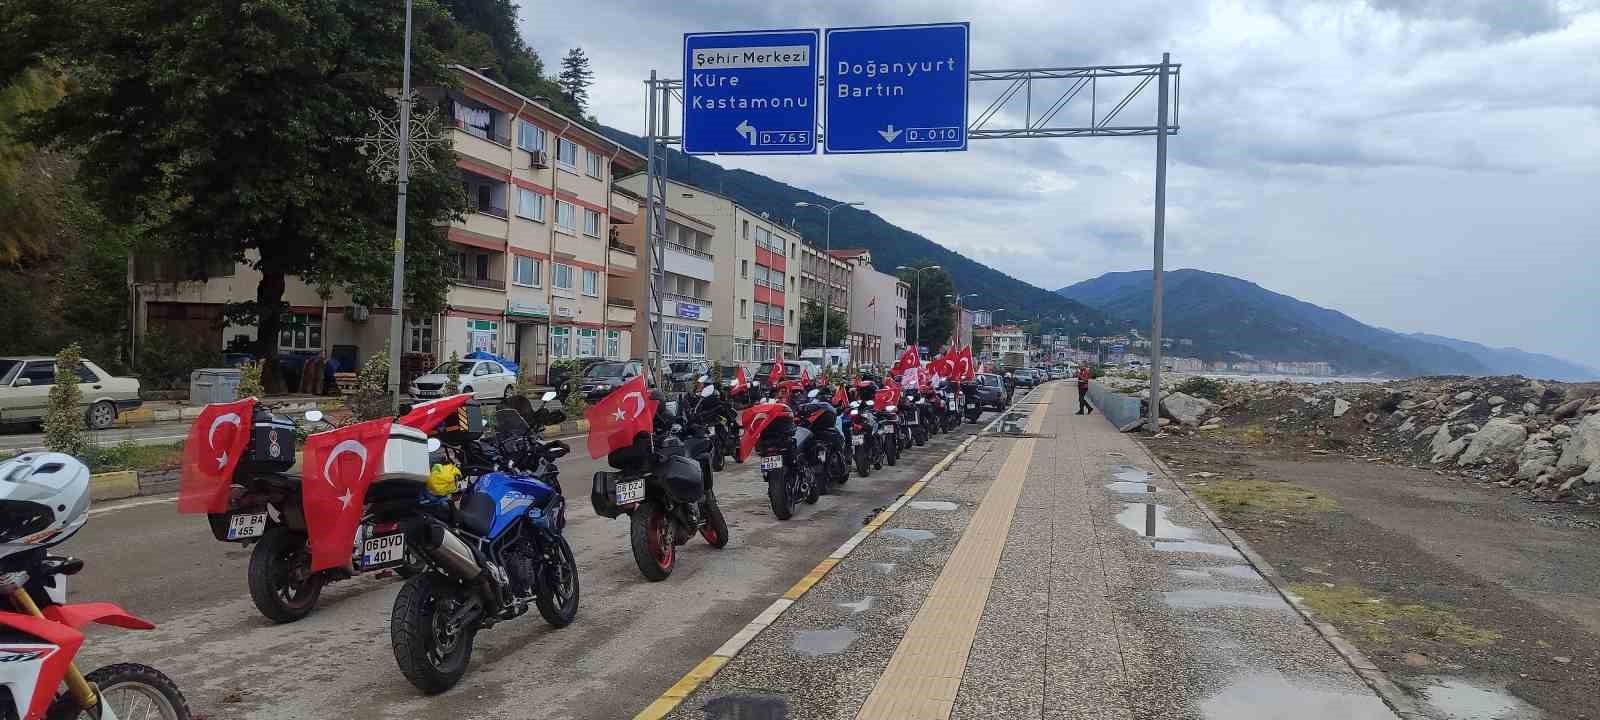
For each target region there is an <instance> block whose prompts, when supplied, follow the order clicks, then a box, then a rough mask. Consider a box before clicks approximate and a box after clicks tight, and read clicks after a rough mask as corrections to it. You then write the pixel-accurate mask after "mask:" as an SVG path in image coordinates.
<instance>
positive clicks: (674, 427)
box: [672, 423, 683, 433]
mask: <svg viewBox="0 0 1600 720" xmlns="http://www.w3.org/2000/svg"><path fill="white" fill-rule="evenodd" d="M672 432H674V433H680V432H683V426H682V425H679V424H677V423H673V424H672Z"/></svg>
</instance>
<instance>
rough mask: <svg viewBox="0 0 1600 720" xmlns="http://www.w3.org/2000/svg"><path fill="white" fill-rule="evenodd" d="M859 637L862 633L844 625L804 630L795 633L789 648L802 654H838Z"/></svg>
mask: <svg viewBox="0 0 1600 720" xmlns="http://www.w3.org/2000/svg"><path fill="white" fill-rule="evenodd" d="M858 637H861V633H858V632H856V631H854V630H851V629H850V628H847V627H845V626H843V625H840V626H837V627H831V628H828V629H827V630H802V631H800V632H799V633H796V634H795V636H794V640H793V641H792V642H790V643H789V648H790V649H792V650H794V651H795V652H797V653H800V654H801V655H811V656H817V655H838V654H839V653H842V652H844V651H845V648H848V647H850V643H853V642H855V641H856V638H858Z"/></svg>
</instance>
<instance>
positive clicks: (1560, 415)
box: [1550, 398, 1584, 420]
mask: <svg viewBox="0 0 1600 720" xmlns="http://www.w3.org/2000/svg"><path fill="white" fill-rule="evenodd" d="M1583 402H1584V401H1583V398H1574V399H1572V400H1568V401H1566V402H1564V403H1561V405H1560V406H1559V407H1557V408H1556V409H1555V410H1553V411H1551V412H1550V416H1551V417H1554V418H1555V419H1557V420H1565V419H1567V418H1569V417H1572V416H1574V415H1577V414H1578V411H1579V410H1582V409H1583Z"/></svg>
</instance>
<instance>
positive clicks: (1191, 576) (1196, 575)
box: [1172, 568, 1211, 580]
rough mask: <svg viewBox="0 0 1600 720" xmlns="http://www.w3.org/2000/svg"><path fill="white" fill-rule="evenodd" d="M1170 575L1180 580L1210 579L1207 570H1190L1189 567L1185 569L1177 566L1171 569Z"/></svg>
mask: <svg viewBox="0 0 1600 720" xmlns="http://www.w3.org/2000/svg"><path fill="white" fill-rule="evenodd" d="M1172 576H1173V577H1175V578H1179V579H1182V580H1210V579H1211V573H1208V572H1206V571H1204V570H1190V569H1187V568H1179V569H1177V570H1173V571H1172Z"/></svg>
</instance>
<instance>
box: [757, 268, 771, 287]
mask: <svg viewBox="0 0 1600 720" xmlns="http://www.w3.org/2000/svg"><path fill="white" fill-rule="evenodd" d="M769 276H770V275H769V272H768V270H767V266H765V265H757V266H756V284H757V285H760V286H762V287H765V286H766V284H767V278H768V277H769Z"/></svg>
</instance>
